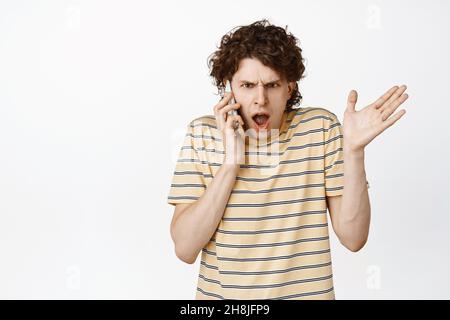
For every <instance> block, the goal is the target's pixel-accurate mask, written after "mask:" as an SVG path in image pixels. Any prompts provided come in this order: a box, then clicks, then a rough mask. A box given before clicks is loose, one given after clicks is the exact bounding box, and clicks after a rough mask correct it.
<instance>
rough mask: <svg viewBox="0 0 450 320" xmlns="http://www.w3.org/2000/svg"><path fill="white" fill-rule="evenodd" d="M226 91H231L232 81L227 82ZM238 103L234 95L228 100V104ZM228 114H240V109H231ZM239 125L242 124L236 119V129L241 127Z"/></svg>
mask: <svg viewBox="0 0 450 320" xmlns="http://www.w3.org/2000/svg"><path fill="white" fill-rule="evenodd" d="M225 92H231V85H230V81H227V83H226V85H225ZM235 103H236V100H235V99H234V97H232V98H231V99H230V101H229V102H228V104H235ZM228 114H229V115H238V114H239V112H238V110H234V109H233V110H230V111H228ZM239 126H240V123H239V122H237V121H235V122H234V130H237V129H238V128H239Z"/></svg>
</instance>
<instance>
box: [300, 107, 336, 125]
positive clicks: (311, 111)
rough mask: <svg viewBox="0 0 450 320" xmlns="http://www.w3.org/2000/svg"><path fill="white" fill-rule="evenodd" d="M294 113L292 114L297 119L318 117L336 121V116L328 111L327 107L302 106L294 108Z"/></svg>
mask: <svg viewBox="0 0 450 320" xmlns="http://www.w3.org/2000/svg"><path fill="white" fill-rule="evenodd" d="M295 111H296V113H295V116H294V119H295V118H298V119H300V118H301V119H310V118H318V119H324V120H328V121H331V122H336V121H338V117H337V116H336V114H335V113H333V112H332V111H330V110H329V109H327V108H324V107H317V106H309V107H302V108H299V109H295Z"/></svg>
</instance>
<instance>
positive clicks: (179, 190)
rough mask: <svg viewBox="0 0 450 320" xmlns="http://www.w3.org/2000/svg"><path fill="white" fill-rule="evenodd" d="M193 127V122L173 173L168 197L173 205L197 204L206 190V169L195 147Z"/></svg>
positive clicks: (168, 201) (168, 200)
mask: <svg viewBox="0 0 450 320" xmlns="http://www.w3.org/2000/svg"><path fill="white" fill-rule="evenodd" d="M193 127H194V124H193V123H192V122H191V123H190V124H189V126H188V128H187V133H186V135H185V138H184V142H183V145H182V146H181V149H180V152H179V155H178V160H177V162H176V165H175V170H174V172H173V177H172V183H171V185H170V190H169V195H168V197H167V203H169V204H171V205H175V204H177V203H191V202H195V201H196V200H197V199H198V198H200V196H201V195H202V194H203V193H204V192H205V190H206V183H205V168H204V165H202V163H201V161H200V157H199V155H198V150H196V147H195V143H194V130H193V129H194V128H193Z"/></svg>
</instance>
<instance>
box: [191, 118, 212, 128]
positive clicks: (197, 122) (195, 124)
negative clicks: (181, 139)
mask: <svg viewBox="0 0 450 320" xmlns="http://www.w3.org/2000/svg"><path fill="white" fill-rule="evenodd" d="M189 127H191V128H197V129H205V130H208V128H209V129H217V122H216V118H215V116H213V115H203V116H200V117H197V118H195V119H192V120H191V121H190V122H189Z"/></svg>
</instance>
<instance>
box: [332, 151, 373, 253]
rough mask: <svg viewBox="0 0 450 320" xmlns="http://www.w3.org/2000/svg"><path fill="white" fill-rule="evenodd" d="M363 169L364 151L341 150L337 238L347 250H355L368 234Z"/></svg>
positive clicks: (367, 196) (365, 187) (366, 194)
mask: <svg viewBox="0 0 450 320" xmlns="http://www.w3.org/2000/svg"><path fill="white" fill-rule="evenodd" d="M366 181H367V180H366V172H365V168H364V150H358V151H355V150H350V149H346V148H345V147H344V194H343V196H342V201H341V208H340V210H339V217H338V224H337V226H338V227H337V229H338V232H337V234H338V237H339V239H340V240H341V242H342V243H343V244H344V245H346V246H347V247H348V248H351V249H353V250H359V249H360V248H362V247H363V246H364V244H365V243H366V241H367V237H368V234H369V225H370V200H369V193H368V190H367V183H366Z"/></svg>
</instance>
